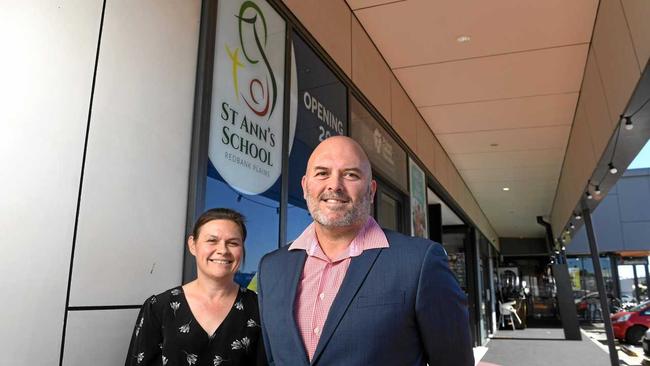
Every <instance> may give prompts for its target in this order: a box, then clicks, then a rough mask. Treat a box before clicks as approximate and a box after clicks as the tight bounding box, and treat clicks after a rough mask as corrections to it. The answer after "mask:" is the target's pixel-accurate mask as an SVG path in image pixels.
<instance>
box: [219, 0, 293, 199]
mask: <svg viewBox="0 0 650 366" xmlns="http://www.w3.org/2000/svg"><path fill="white" fill-rule="evenodd" d="M214 52H215V55H214V78H213V86H212V109H211V115H210V142H209V149H208V156H209V158H210V161H211V162H212V164H213V165H214V167H215V169H216V170H217V172H218V173H219V174H220V175H221V177H223V179H224V180H225V181H226V182H227V183H228V184H229V185H230V186H231V187H232V188H234V189H235V190H237V191H239V192H241V193H244V194H249V195H255V194H260V193H263V192H265V191H266V190H267V189H269V188H270V187H271V186H272V185H273V184H274V183H275V182H276V180H277V179H278V177H279V176H280V173H281V171H282V129H283V112H284V111H283V106H284V103H283V96H284V87H285V86H284V79H285V73H284V65H285V21H284V20H283V19H282V17H280V15H279V14H278V13H277V12H276V11H275V10H273V8H271V7H270V6H269V4H267V3H266V2H265V1H262V0H255V1H240V0H229V1H219V5H218V10H217V29H216V41H215V50H214ZM291 65H295V62H291ZM291 80H292V81H293V82H292V85H291V95H292V98H291V103H290V105H291V107H290V121H291V123H290V126H289V128H290V131H289V141H293V135H294V132H295V121H296V107H297V105H296V93H295V90H296V88H295V80H296V77H295V67H292V77H291ZM289 149H291V146H289Z"/></svg>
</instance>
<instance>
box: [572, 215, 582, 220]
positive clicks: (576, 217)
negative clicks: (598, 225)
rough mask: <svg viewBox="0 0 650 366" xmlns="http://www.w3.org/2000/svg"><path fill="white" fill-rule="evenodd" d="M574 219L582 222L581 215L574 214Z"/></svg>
mask: <svg viewBox="0 0 650 366" xmlns="http://www.w3.org/2000/svg"><path fill="white" fill-rule="evenodd" d="M573 217H575V219H576V220H580V219H582V216H580V214H579V213H577V214H573Z"/></svg>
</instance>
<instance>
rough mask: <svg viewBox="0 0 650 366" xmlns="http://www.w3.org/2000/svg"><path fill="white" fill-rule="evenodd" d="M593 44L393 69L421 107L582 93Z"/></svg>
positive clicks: (416, 103) (405, 88)
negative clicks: (585, 69)
mask: <svg viewBox="0 0 650 366" xmlns="http://www.w3.org/2000/svg"><path fill="white" fill-rule="evenodd" d="M587 49H588V45H586V44H581V45H575V46H566V47H557V48H550V49H543V50H539V51H531V52H520V53H511V54H506V55H500V56H490V57H482V58H476V59H469V60H462V61H453V62H446V63H442V64H431V65H424V66H416V67H409V68H404V69H396V70H394V72H395V75H396V76H397V78H398V79H399V80H400V82H401V83H402V86H403V87H404V90H406V92H407V93H408V94H409V95H410V96H411V99H412V100H413V102H414V103H415V105H416V106H418V107H427V106H434V105H442V104H454V103H466V102H476V101H487V100H496V99H503V98H517V97H527V96H535V95H548V94H558V93H567V92H578V91H579V90H580V83H581V82H582V73H583V70H584V67H585V61H586V56H587Z"/></svg>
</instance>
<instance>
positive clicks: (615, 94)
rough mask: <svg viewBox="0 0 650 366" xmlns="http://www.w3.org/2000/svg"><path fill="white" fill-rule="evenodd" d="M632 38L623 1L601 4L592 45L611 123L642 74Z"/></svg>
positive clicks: (609, 0)
mask: <svg viewBox="0 0 650 366" xmlns="http://www.w3.org/2000/svg"><path fill="white" fill-rule="evenodd" d="M630 37H631V36H630V34H629V32H628V28H627V25H626V22H625V17H624V15H623V8H622V7H621V3H620V1H615V0H605V1H601V2H600V9H599V11H598V17H597V19H596V26H595V28H594V37H593V43H592V46H593V49H594V51H595V53H596V62H597V64H598V68H599V70H600V74H601V76H602V80H603V86H604V88H605V96H606V97H607V104H608V106H609V114H610V118H611V119H612V120H617V119H618V116H619V115H620V114H621V113H623V109H624V108H625V106H626V105H627V101H628V99H629V98H630V95H632V91H633V90H634V87H635V86H636V83H637V81H638V80H639V76H640V75H641V73H640V71H639V64H638V61H637V58H636V55H635V53H634V47H633V46H632V39H631V38H630Z"/></svg>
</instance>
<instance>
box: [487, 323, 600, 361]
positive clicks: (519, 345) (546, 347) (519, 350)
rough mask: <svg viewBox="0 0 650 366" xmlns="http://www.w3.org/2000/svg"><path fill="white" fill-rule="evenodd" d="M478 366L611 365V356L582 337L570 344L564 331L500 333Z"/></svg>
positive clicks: (529, 329)
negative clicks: (565, 337)
mask: <svg viewBox="0 0 650 366" xmlns="http://www.w3.org/2000/svg"><path fill="white" fill-rule="evenodd" d="M487 348H488V351H487V353H486V354H485V356H483V358H481V360H480V361H479V362H478V365H479V366H494V365H499V366H520V365H526V366H542V365H543V366H548V365H553V366H563V365H566V366H569V365H570V366H574V365H589V366H609V365H610V362H609V355H608V354H607V352H605V351H604V350H602V349H601V348H599V347H598V346H597V345H596V344H595V343H594V342H593V341H591V340H590V339H589V338H588V337H585V336H584V335H583V337H582V340H581V341H567V340H565V339H564V333H563V331H562V329H561V328H528V329H524V330H516V331H508V330H500V331H498V332H497V334H496V335H495V337H493V338H492V339H491V340H490V341H489V342H488V344H487Z"/></svg>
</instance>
